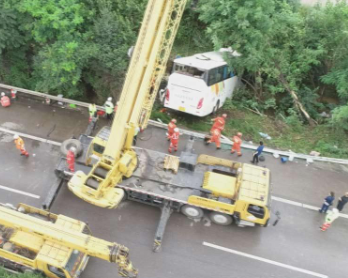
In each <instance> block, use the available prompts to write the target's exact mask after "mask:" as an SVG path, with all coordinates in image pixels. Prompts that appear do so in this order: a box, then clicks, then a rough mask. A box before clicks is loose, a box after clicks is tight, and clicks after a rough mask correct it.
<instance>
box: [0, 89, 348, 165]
mask: <svg viewBox="0 0 348 278" xmlns="http://www.w3.org/2000/svg"><path fill="white" fill-rule="evenodd" d="M0 88H5V89H8V90H11V89H14V90H16V91H17V92H21V93H25V94H29V95H32V96H36V97H42V98H45V99H46V98H48V99H51V100H56V101H60V102H64V103H69V104H75V105H77V106H81V107H85V108H87V109H88V106H89V104H90V103H87V102H82V101H77V100H71V99H68V98H60V97H57V96H52V95H49V94H45V93H40V92H36V91H32V90H27V89H23V88H19V87H14V86H9V85H6V84H2V83H0ZM97 109H98V110H101V111H105V109H104V107H103V106H99V105H97ZM149 124H151V125H153V126H157V127H160V128H167V125H166V124H163V123H161V122H157V121H153V120H149ZM181 131H182V132H183V133H184V134H186V135H189V136H194V137H196V138H201V139H204V137H205V134H202V133H198V132H194V131H189V130H184V129H181ZM221 143H223V144H227V145H231V146H232V145H233V142H232V141H231V140H229V139H228V138H227V137H225V136H222V138H221ZM242 147H243V148H245V149H250V150H256V149H257V146H255V145H251V144H246V143H243V144H242ZM263 151H264V152H266V153H271V154H278V155H280V156H287V157H294V158H298V159H304V160H307V161H309V162H312V161H320V162H331V163H337V164H345V165H348V160H347V159H339V158H330V157H320V156H311V155H306V154H298V153H294V152H287V151H281V150H274V149H270V148H264V150H263Z"/></svg>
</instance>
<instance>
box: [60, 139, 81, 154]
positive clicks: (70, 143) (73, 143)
mask: <svg viewBox="0 0 348 278" xmlns="http://www.w3.org/2000/svg"><path fill="white" fill-rule="evenodd" d="M71 147H74V148H75V149H76V155H75V157H79V156H80V155H81V153H82V144H81V142H80V141H79V140H77V139H67V140H65V141H64V142H63V143H62V145H61V146H60V151H61V153H62V154H63V155H64V156H66V155H67V154H68V151H69V149H70V148H71Z"/></svg>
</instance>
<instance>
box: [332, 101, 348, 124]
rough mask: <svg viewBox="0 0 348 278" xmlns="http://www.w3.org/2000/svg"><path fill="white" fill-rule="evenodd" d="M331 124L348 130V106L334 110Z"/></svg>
mask: <svg viewBox="0 0 348 278" xmlns="http://www.w3.org/2000/svg"><path fill="white" fill-rule="evenodd" d="M331 123H332V125H333V126H334V127H336V128H343V129H344V130H348V105H345V106H340V107H337V108H335V109H334V110H333V112H332V119H331Z"/></svg>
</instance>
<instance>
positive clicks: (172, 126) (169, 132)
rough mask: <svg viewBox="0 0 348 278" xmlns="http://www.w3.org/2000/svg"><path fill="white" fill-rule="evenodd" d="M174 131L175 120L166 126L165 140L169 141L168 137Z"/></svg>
mask: <svg viewBox="0 0 348 278" xmlns="http://www.w3.org/2000/svg"><path fill="white" fill-rule="evenodd" d="M174 129H176V120H175V119H172V120H171V121H170V122H169V124H168V132H167V139H168V141H169V140H170V137H171V136H172V135H173V133H174Z"/></svg>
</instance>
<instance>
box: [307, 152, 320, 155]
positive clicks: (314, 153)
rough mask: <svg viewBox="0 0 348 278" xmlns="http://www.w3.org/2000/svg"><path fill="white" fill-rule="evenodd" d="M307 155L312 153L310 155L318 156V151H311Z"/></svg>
mask: <svg viewBox="0 0 348 278" xmlns="http://www.w3.org/2000/svg"><path fill="white" fill-rule="evenodd" d="M309 155H312V156H320V152H317V151H311V152H310V153H309Z"/></svg>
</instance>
